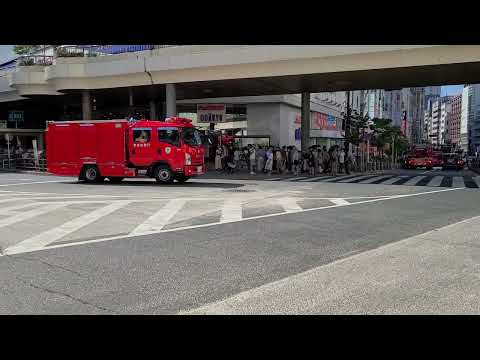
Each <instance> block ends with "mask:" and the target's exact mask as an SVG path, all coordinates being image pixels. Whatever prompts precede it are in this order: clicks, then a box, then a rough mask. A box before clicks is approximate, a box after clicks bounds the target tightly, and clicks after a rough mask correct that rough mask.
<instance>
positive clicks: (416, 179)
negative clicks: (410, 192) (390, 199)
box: [402, 176, 426, 186]
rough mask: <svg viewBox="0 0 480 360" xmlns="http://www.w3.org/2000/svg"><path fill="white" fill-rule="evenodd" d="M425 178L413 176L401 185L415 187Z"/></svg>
mask: <svg viewBox="0 0 480 360" xmlns="http://www.w3.org/2000/svg"><path fill="white" fill-rule="evenodd" d="M425 178H426V176H414V177H413V178H411V179H410V180H408V181H407V182H406V183H405V184H402V185H405V186H414V185H416V184H417V183H418V182H419V181H420V180H422V179H425Z"/></svg>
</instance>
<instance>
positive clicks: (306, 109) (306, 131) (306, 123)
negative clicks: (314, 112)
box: [302, 92, 310, 151]
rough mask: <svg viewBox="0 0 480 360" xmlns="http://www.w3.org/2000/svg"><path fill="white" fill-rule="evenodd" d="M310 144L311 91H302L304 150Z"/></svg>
mask: <svg viewBox="0 0 480 360" xmlns="http://www.w3.org/2000/svg"><path fill="white" fill-rule="evenodd" d="M309 146H310V93H309V92H303V93H302V151H308V147H309Z"/></svg>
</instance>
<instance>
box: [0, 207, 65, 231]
mask: <svg viewBox="0 0 480 360" xmlns="http://www.w3.org/2000/svg"><path fill="white" fill-rule="evenodd" d="M64 206H66V204H51V205H50V204H48V205H44V206H42V207H41V208H39V209H33V210H30V211H26V212H24V213H21V214H17V215H13V216H10V217H8V218H6V219H1V220H0V228H2V227H5V226H8V225H12V224H16V223H18V222H21V221H24V220H28V219H32V218H34V217H37V216H40V215H43V214H46V213H48V212H50V211H54V210H57V209H59V208H62V207H64Z"/></svg>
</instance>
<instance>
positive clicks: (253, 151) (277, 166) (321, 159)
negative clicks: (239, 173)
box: [215, 144, 354, 176]
mask: <svg viewBox="0 0 480 360" xmlns="http://www.w3.org/2000/svg"><path fill="white" fill-rule="evenodd" d="M353 162H354V158H353V157H352V156H351V154H350V155H347V154H346V153H345V150H344V149H343V148H341V147H340V146H338V145H334V146H332V147H330V149H328V150H327V147H326V146H323V147H321V146H319V145H314V146H311V147H310V148H309V149H308V151H304V152H302V151H300V150H298V149H297V147H296V146H282V147H280V146H268V147H263V146H256V145H252V144H251V145H248V146H245V147H243V148H238V147H234V146H227V145H223V146H219V147H218V148H217V150H216V153H215V170H217V171H226V172H227V173H233V172H235V170H238V169H241V168H247V169H249V170H250V174H252V175H254V174H256V173H257V172H258V173H260V172H263V173H267V174H273V173H275V174H295V175H296V176H298V175H299V174H301V173H306V174H309V175H312V176H314V175H317V174H330V175H332V176H336V175H337V174H338V173H347V174H349V173H350V169H351V166H352V165H353Z"/></svg>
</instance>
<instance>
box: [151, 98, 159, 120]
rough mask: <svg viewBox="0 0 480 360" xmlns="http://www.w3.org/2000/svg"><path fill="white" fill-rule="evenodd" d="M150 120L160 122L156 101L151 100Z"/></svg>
mask: <svg viewBox="0 0 480 360" xmlns="http://www.w3.org/2000/svg"><path fill="white" fill-rule="evenodd" d="M150 120H158V119H157V104H156V103H155V100H150Z"/></svg>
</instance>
